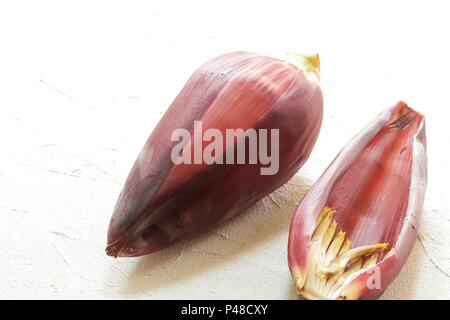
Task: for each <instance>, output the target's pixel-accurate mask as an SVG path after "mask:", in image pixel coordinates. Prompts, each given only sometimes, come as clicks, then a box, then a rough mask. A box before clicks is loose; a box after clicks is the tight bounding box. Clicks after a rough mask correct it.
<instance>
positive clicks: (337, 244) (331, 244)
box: [297, 207, 387, 300]
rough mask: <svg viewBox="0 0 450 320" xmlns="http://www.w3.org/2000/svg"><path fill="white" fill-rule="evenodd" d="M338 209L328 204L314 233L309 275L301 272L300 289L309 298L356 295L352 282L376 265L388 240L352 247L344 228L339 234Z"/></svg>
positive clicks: (298, 285) (298, 280)
mask: <svg viewBox="0 0 450 320" xmlns="http://www.w3.org/2000/svg"><path fill="white" fill-rule="evenodd" d="M335 212H336V211H334V210H332V209H330V208H329V207H325V208H324V209H323V210H322V212H321V214H320V216H319V218H318V219H317V224H316V228H315V230H314V232H313V234H312V236H311V247H310V251H309V259H308V268H307V270H306V274H305V275H302V274H298V277H297V289H298V291H299V293H300V294H301V295H303V296H304V297H305V298H307V299H332V300H342V299H348V298H352V297H353V295H349V294H348V293H347V292H346V288H347V286H348V284H349V283H350V282H351V281H352V280H353V279H354V278H355V277H356V276H357V275H359V274H360V273H362V272H364V271H365V270H367V269H368V268H370V267H372V266H374V265H375V264H376V263H377V261H378V254H379V252H380V251H381V250H384V249H386V247H387V243H378V244H375V245H368V246H361V247H356V248H353V247H352V242H351V240H350V239H349V238H348V237H347V236H346V233H345V232H344V231H342V230H340V231H339V232H338V233H336V234H335V231H336V225H337V222H336V220H335V219H334V218H333V215H334V213H335Z"/></svg>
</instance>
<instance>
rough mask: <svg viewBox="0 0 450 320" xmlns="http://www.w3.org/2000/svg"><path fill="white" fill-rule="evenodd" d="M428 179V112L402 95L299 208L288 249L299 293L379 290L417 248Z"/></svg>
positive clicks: (372, 293) (371, 293)
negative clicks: (426, 114)
mask: <svg viewBox="0 0 450 320" xmlns="http://www.w3.org/2000/svg"><path fill="white" fill-rule="evenodd" d="M426 181H427V159H426V138H425V121H424V117H423V115H421V114H420V113H418V112H416V111H414V110H413V109H411V108H409V107H408V106H407V105H406V104H405V103H403V102H399V103H398V104H397V105H396V106H395V107H393V108H391V109H389V110H387V111H385V112H383V113H382V114H380V115H379V116H378V117H377V118H376V119H375V120H374V121H373V122H372V123H371V124H369V125H368V126H367V127H366V128H365V129H364V130H363V131H362V132H360V133H359V134H358V135H357V136H356V137H354V138H353V139H352V140H351V141H350V142H349V143H348V144H347V146H345V147H344V149H343V150H342V151H341V152H340V153H339V155H338V156H337V157H336V158H335V160H334V161H333V162H332V163H331V165H330V166H329V167H328V168H327V170H326V171H325V172H324V173H323V175H322V176H321V177H320V178H319V180H318V181H317V182H316V183H315V184H314V186H313V187H312V188H311V190H310V191H309V192H308V194H307V195H306V196H305V197H304V199H303V200H302V201H301V203H300V205H299V207H298V209H297V211H296V212H295V214H294V216H293V219H292V222H291V228H290V233H289V246H288V256H289V268H290V270H291V274H292V276H293V278H294V281H295V283H296V286H297V290H298V292H299V293H300V294H301V295H303V296H304V297H306V298H308V299H373V298H377V297H379V296H380V295H381V294H382V293H383V292H384V290H385V289H386V287H387V286H388V285H389V284H390V283H391V282H392V280H393V279H394V278H395V277H396V276H397V274H398V273H399V271H400V269H401V268H402V266H403V265H404V263H405V262H406V260H407V258H408V256H409V253H410V252H411V250H412V248H413V245H414V242H415V240H416V237H417V229H418V224H419V217H420V214H421V211H422V207H423V200H424V196H425V189H426Z"/></svg>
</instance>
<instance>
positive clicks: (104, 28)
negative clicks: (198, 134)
mask: <svg viewBox="0 0 450 320" xmlns="http://www.w3.org/2000/svg"><path fill="white" fill-rule="evenodd" d="M447 6H448V5H446V1H441V2H437V1H423V2H422V3H416V2H413V1H395V2H394V1H373V2H372V3H371V4H369V3H368V2H362V1H351V2H350V1H329V2H323V1H291V2H283V1H272V2H263V1H258V2H254V3H253V2H250V1H226V2H225V1H221V2H215V1H205V2H202V3H200V2H195V1H180V2H169V1H160V2H150V1H143V2H134V1H123V2H116V1H105V2H99V1H98V2H94V1H74V2H71V4H68V3H67V2H64V3H63V2H61V1H54V2H42V1H40V2H39V3H38V2H37V1H30V2H26V3H24V2H20V1H14V2H13V1H10V2H8V4H6V2H2V3H1V4H0V46H1V48H0V146H1V157H0V257H1V259H0V298H158V299H159V298H213V299H215V298H238V299H239V298H256V299H259V298H275V299H291V298H294V299H295V298H296V295H295V293H294V287H293V285H292V282H291V279H290V275H289V271H288V267H287V262H286V260H287V258H286V243H287V230H288V226H289V221H290V217H291V215H292V212H293V210H294V209H295V207H296V204H297V202H298V201H299V200H300V198H301V196H302V195H303V194H304V193H305V192H306V191H307V189H308V188H309V186H310V185H311V184H312V183H313V182H314V180H315V179H317V178H318V176H319V175H320V174H321V173H322V172H323V170H324V169H325V167H326V166H327V165H328V164H329V163H330V161H331V160H332V159H333V158H334V156H335V155H336V154H337V152H338V151H339V150H340V149H341V147H342V146H343V145H344V144H345V143H346V142H347V141H348V140H349V138H350V137H352V136H353V135H354V134H355V133H356V132H357V131H358V130H360V129H361V128H362V127H363V126H365V125H366V124H367V123H368V122H369V121H370V120H371V119H372V118H373V117H375V115H376V114H378V112H379V111H380V110H382V109H384V108H387V107H389V106H391V105H393V104H394V103H395V102H397V100H399V99H403V100H405V101H406V102H407V103H409V104H410V106H412V107H414V108H416V109H418V110H420V111H422V112H423V113H424V114H425V115H426V118H427V135H428V155H429V184H428V192H427V196H426V203H425V209H424V213H423V219H422V227H421V231H420V238H421V241H420V242H419V241H418V242H417V245H416V246H415V249H414V251H413V253H412V255H411V258H410V259H409V261H408V263H407V265H406V266H405V268H404V269H403V271H402V272H401V274H400V276H399V277H398V278H397V279H396V281H395V282H394V283H393V284H392V285H391V287H390V288H389V289H388V290H387V291H386V293H385V294H384V296H383V298H387V299H388V298H391V299H394V298H395V299H399V298H407V299H410V298H411V299H412V298H414V299H422V298H431V299H440V298H447V299H449V298H450V282H449V274H450V249H449V246H448V244H449V243H450V233H449V230H450V197H449V191H448V190H449V188H448V180H449V178H450V167H449V162H450V152H449V141H450V133H449V132H450V130H449V124H448V123H449V116H450V112H449V109H450V98H449V95H448V94H449V80H448V74H450V59H449V57H450V49H449V47H448V30H450V20H449V19H448V8H447ZM233 50H247V51H254V52H258V53H262V54H269V55H271V54H277V55H279V54H280V53H284V52H285V51H292V50H294V51H299V52H316V51H317V52H319V53H320V54H321V59H322V86H323V91H324V96H325V118H324V122H323V127H322V132H321V135H320V138H319V140H318V142H317V144H316V148H315V150H314V152H313V154H312V156H311V158H310V160H309V161H308V163H307V164H306V165H305V166H304V167H303V169H302V170H301V171H300V172H299V173H298V174H297V176H296V177H294V178H293V179H292V180H291V182H289V183H288V184H286V185H285V186H284V187H282V188H281V189H280V190H278V191H276V192H275V193H274V194H272V195H271V196H270V197H268V198H266V199H264V200H262V201H261V202H260V203H259V204H257V205H256V206H254V207H253V208H251V209H250V210H248V212H246V213H245V214H243V215H242V216H240V217H238V218H235V219H234V220H232V221H231V222H229V223H227V224H225V225H223V226H221V227H219V228H217V229H215V230H214V231H212V232H210V233H208V234H205V235H203V236H201V237H199V238H196V239H195V240H193V241H191V242H188V243H185V244H183V245H178V246H175V247H172V248H170V249H168V250H165V251H162V252H160V253H157V254H154V255H151V256H147V257H143V258H138V259H112V258H110V257H107V256H106V255H105V254H104V251H103V250H104V248H105V242H106V229H107V225H108V221H109V218H110V214H111V211H112V208H113V206H114V204H115V201H116V198H117V196H118V194H119V192H120V190H121V187H122V183H123V182H124V180H125V178H126V176H127V174H128V170H129V169H130V167H131V165H132V163H133V161H134V159H135V157H136V156H137V153H138V151H139V150H140V148H141V146H142V145H143V143H144V141H145V140H146V138H147V136H148V135H149V133H150V132H151V130H152V128H153V127H154V126H155V124H156V123H157V122H158V120H159V118H160V117H161V115H162V113H163V112H164V111H165V109H166V108H167V106H168V105H169V104H170V102H171V101H172V99H173V98H174V97H175V95H176V94H177V93H178V91H179V90H180V89H181V87H182V86H183V84H184V82H185V81H186V80H187V78H188V77H189V75H190V74H191V72H192V71H193V70H194V69H195V68H197V67H198V65H199V64H200V63H202V62H203V61H205V60H207V59H209V58H211V57H213V56H215V55H218V54H221V53H224V52H228V51H233Z"/></svg>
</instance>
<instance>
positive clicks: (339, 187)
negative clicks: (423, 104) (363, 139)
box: [326, 103, 423, 248]
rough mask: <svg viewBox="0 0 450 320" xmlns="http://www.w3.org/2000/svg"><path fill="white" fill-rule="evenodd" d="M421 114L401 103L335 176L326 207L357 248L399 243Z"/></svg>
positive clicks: (391, 245) (392, 245) (390, 245)
mask: <svg viewBox="0 0 450 320" xmlns="http://www.w3.org/2000/svg"><path fill="white" fill-rule="evenodd" d="M422 119H423V116H422V115H421V114H419V113H417V112H415V111H414V110H412V109H410V108H409V107H408V106H407V105H406V104H405V103H399V104H398V105H397V106H396V108H395V110H394V112H393V113H392V114H391V117H390V119H389V121H388V122H387V123H386V124H385V125H384V127H383V128H382V129H381V130H380V131H379V132H378V133H377V134H376V135H375V136H374V138H373V139H372V140H371V141H370V142H369V143H368V145H367V146H366V147H365V148H364V149H363V151H362V152H361V153H360V154H359V155H358V156H357V158H356V159H355V161H354V162H353V163H352V164H351V165H350V167H349V168H348V169H347V170H346V171H345V172H344V173H343V174H342V175H341V176H340V177H339V178H338V179H337V180H336V182H335V184H334V185H333V187H332V189H331V192H330V194H329V197H328V200H327V202H326V203H327V205H328V206H329V207H331V208H333V210H335V211H336V213H335V215H334V218H335V219H336V221H337V227H338V228H339V229H342V230H344V231H345V232H346V233H347V236H348V237H349V238H350V239H351V240H352V242H353V246H354V247H359V246H364V245H373V244H376V243H388V245H389V247H390V248H393V247H394V246H395V242H396V240H397V237H398V234H399V232H400V230H401V227H402V224H403V219H404V217H405V213H406V207H407V205H408V198H409V187H410V180H411V165H412V147H413V140H414V134H415V133H416V132H417V129H418V127H419V125H420V122H421V121H422Z"/></svg>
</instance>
